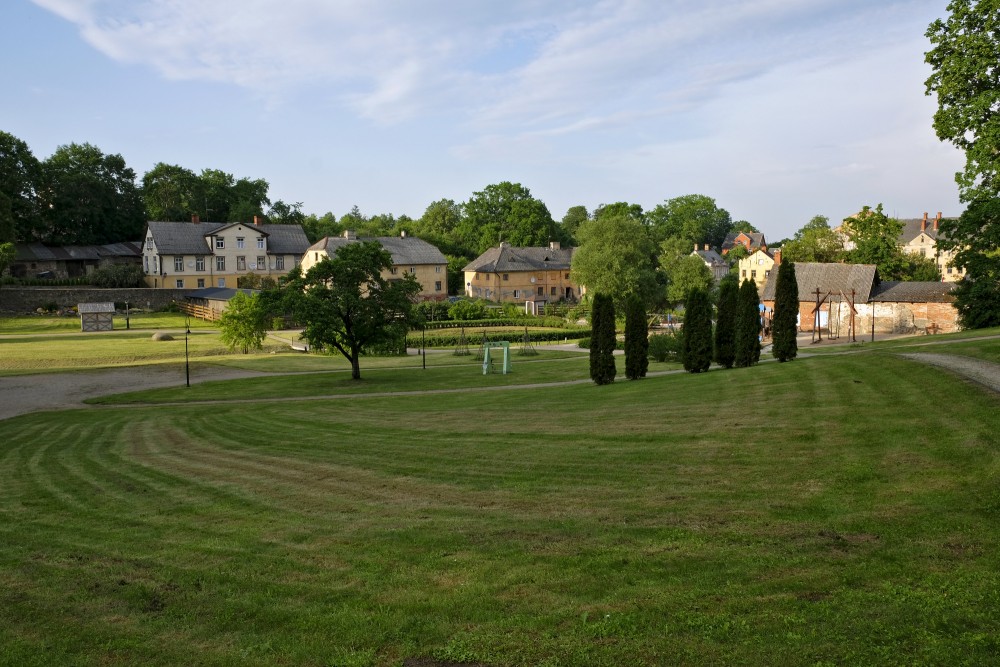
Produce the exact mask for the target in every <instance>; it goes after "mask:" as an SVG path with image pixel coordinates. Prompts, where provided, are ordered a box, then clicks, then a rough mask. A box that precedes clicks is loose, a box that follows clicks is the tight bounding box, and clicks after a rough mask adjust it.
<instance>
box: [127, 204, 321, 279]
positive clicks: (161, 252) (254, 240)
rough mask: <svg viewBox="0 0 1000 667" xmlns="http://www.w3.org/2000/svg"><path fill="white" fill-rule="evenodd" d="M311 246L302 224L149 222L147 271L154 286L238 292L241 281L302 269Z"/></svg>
mask: <svg viewBox="0 0 1000 667" xmlns="http://www.w3.org/2000/svg"><path fill="white" fill-rule="evenodd" d="M308 247H309V239H307V238H306V234H305V232H304V231H303V230H302V226H301V225H270V224H262V223H261V219H260V218H259V217H257V216H254V223H253V224H247V223H243V222H201V220H200V219H199V218H198V216H196V215H195V216H192V218H191V222H157V221H151V222H147V223H146V235H145V237H144V239H143V244H142V266H143V271H144V272H145V274H146V277H145V281H146V285H147V286H149V287H161V288H162V287H169V288H174V289H203V288H208V287H222V288H236V287H237V284H236V281H237V279H238V278H239V277H240V276H245V275H247V274H251V273H253V274H257V275H261V276H270V277H272V278H277V277H278V276H283V275H285V274H287V273H288V272H289V271H291V270H292V267H294V266H296V265H297V264H298V262H299V259H300V258H301V257H302V253H303V252H305V249H306V248H308Z"/></svg>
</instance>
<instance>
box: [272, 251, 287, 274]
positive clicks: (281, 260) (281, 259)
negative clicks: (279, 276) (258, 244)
mask: <svg viewBox="0 0 1000 667" xmlns="http://www.w3.org/2000/svg"><path fill="white" fill-rule="evenodd" d="M274 268H275V269H276V270H278V271H284V270H285V256H284V255H278V256H277V257H275V258H274Z"/></svg>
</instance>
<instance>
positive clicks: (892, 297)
mask: <svg viewBox="0 0 1000 667" xmlns="http://www.w3.org/2000/svg"><path fill="white" fill-rule="evenodd" d="M955 284H956V283H944V282H938V281H935V282H904V281H899V280H884V281H882V282H881V283H880V284H879V286H878V287H877V288H876V290H875V294H873V295H872V301H879V302H893V303H952V302H953V301H954V300H955V296H954V295H953V294H952V293H951V291H952V289H954V287H955Z"/></svg>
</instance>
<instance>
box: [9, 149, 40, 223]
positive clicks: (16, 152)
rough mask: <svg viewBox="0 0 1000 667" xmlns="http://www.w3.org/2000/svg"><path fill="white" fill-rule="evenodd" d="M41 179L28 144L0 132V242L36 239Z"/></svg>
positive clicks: (37, 163)
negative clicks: (38, 190) (38, 192)
mask: <svg viewBox="0 0 1000 667" xmlns="http://www.w3.org/2000/svg"><path fill="white" fill-rule="evenodd" d="M40 176H41V164H39V162H38V160H37V159H36V158H35V156H34V154H33V153H32V152H31V149H30V148H28V144H26V143H24V142H23V141H21V140H20V139H18V138H17V137H15V136H14V135H12V134H8V133H7V132H3V131H0V242H4V241H11V242H13V241H18V240H21V239H25V240H29V239H34V238H36V236H35V227H36V226H37V225H38V222H39V220H38V213H39V210H38V199H37V187H38V183H39V180H40Z"/></svg>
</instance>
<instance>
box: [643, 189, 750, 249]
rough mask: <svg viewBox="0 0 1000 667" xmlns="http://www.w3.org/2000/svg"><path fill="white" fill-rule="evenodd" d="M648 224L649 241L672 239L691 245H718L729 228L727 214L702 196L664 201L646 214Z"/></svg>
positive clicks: (729, 223) (730, 220)
mask: <svg viewBox="0 0 1000 667" xmlns="http://www.w3.org/2000/svg"><path fill="white" fill-rule="evenodd" d="M646 218H647V220H648V222H649V225H650V229H651V234H652V237H653V240H654V241H656V242H657V243H660V242H662V241H663V240H665V239H668V238H672V237H679V238H683V239H684V240H686V241H687V242H688V245H690V244H692V243H699V244H701V243H708V244H709V245H711V246H712V247H714V248H718V247H720V246H721V245H722V242H723V241H725V240H726V235H727V234H729V232H731V231H732V229H733V220H732V217H731V216H730V215H729V211H727V210H726V209H724V208H719V207H718V206H716V204H715V200H714V199H712V198H711V197H706V196H705V195H684V196H682V197H674V198H673V199H668V200H667V201H666V202H664V203H663V204H660V205H658V206H657V207H656V208H654V209H653V210H652V211H650V212H649V213H648V214H647V215H646Z"/></svg>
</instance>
